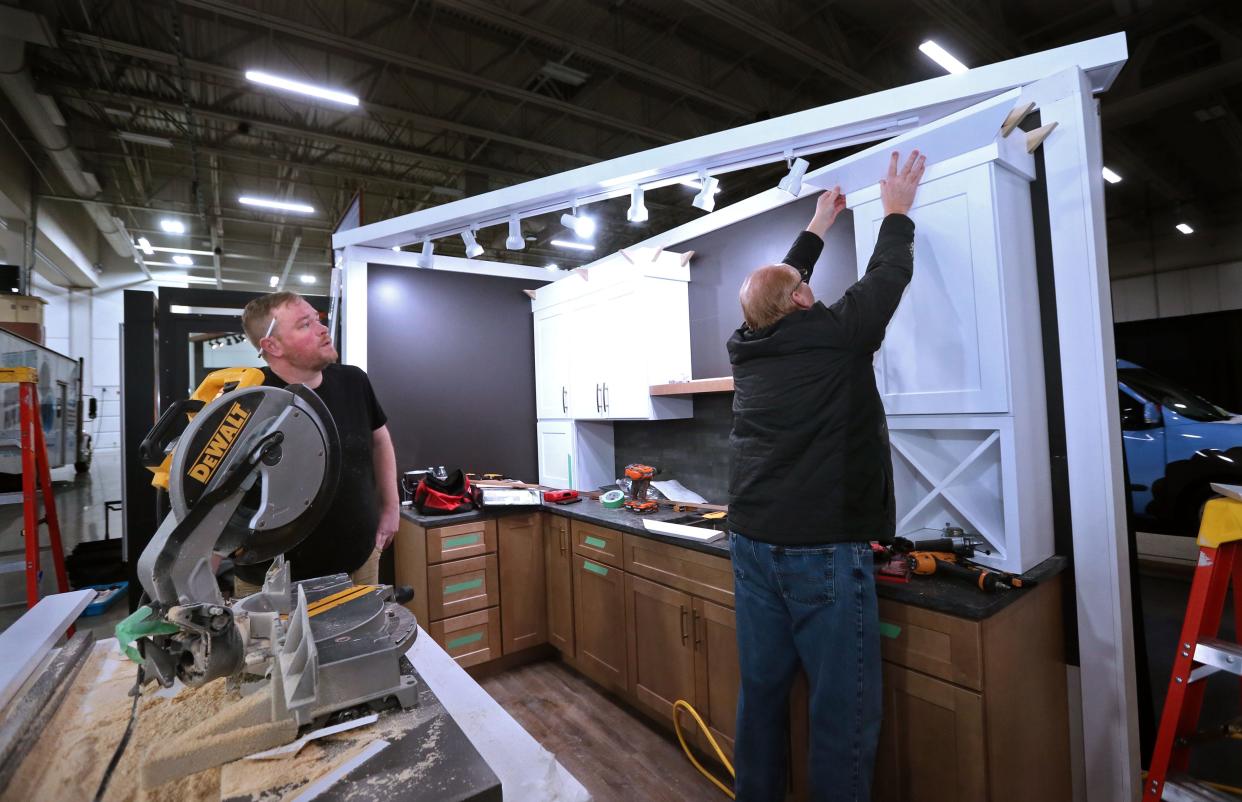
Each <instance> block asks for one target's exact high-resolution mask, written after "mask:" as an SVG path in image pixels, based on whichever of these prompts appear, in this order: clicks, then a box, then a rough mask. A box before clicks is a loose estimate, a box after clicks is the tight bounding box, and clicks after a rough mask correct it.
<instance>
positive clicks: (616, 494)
mask: <svg viewBox="0 0 1242 802" xmlns="http://www.w3.org/2000/svg"><path fill="white" fill-rule="evenodd" d="M599 503H600V504H603V505H604V509H608V510H619V509H621V505H622V504H624V503H625V494H624V493H622V492H621V491H620V490H609V491H608V492H607V493H605V494H604V495H602V496H600V497H599Z"/></svg>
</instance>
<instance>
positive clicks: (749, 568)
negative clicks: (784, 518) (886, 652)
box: [729, 532, 882, 802]
mask: <svg viewBox="0 0 1242 802" xmlns="http://www.w3.org/2000/svg"><path fill="white" fill-rule="evenodd" d="M729 537H730V541H729V542H730V549H731V551H732V554H733V579H734V594H735V603H736V609H737V648H738V655H739V659H740V662H741V670H742V688H741V693H740V694H739V696H738V704H737V737H736V740H735V741H734V763H735V768H736V770H737V780H736V782H735V790H736V792H737V799H738V802H766V801H767V800H778V801H779V800H783V799H784V798H785V788H786V783H787V781H786V775H787V767H788V762H789V748H788V747H789V688H790V685H791V684H792V682H793V678H794V675H795V673H796V672H797V668H798V664H799V663H801V664H802V666H803V668H804V669H805V671H806V676H807V680H808V684H809V701H810V704H809V711H808V714H809V720H810V730H811V732H810V754H809V755H807V759H808V771H809V780H810V790H811V798H812V799H816V800H833V802H837V800H840V801H841V802H846V800H848V801H849V802H862V801H863V800H869V799H871V773H872V769H873V767H874V764H875V752H876V744H877V742H878V741H879V737H880V714H881V704H882V700H881V687H880V683H881V676H880V633H879V623H880V619H879V612H878V609H877V606H876V598H875V576H874V574H873V572H872V567H873V566H872V557H871V548H870V546H868V544H866V543H834V544H829V545H823V546H808V547H803V546H798V547H792V546H773V545H771V544H768V543H761V542H759V541H757V540H751V539H749V538H747V537H744V536H742V535H739V534H737V533H736V532H735V533H733V534H731V535H730V536H729Z"/></svg>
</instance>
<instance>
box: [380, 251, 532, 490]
mask: <svg viewBox="0 0 1242 802" xmlns="http://www.w3.org/2000/svg"><path fill="white" fill-rule="evenodd" d="M367 284H368V297H367V366H368V368H367V373H368V375H369V376H370V377H371V384H372V386H373V387H374V388H375V393H376V396H377V397H378V398H379V402H380V404H381V405H382V406H383V408H384V412H385V413H387V415H388V429H389V431H390V432H391V433H392V438H393V445H394V447H395V448H396V452H397V469H398V471H404V470H409V469H411V468H419V467H426V466H428V465H444V466H446V467H447V468H448V469H449V470H452V469H453V468H463V469H465V470H467V471H475V472H478V473H483V472H498V473H505V474H508V475H510V476H514V477H518V478H522V479H527V480H530V481H535V480H536V478H537V477H538V475H539V471H538V459H537V453H536V449H535V352H534V337H533V330H532V328H531V314H530V298H528V297H527V296H526V295H525V294H524V293H523V292H522V290H524V289H537V288H538V287H540V286H542V285H541V284H540V283H539V282H534V281H526V280H522V279H508V278H494V277H491V276H480V275H475V274H471V273H451V272H448V271H440V270H417V269H413V268H408V267H393V266H389V265H370V266H369V268H368V271H367Z"/></svg>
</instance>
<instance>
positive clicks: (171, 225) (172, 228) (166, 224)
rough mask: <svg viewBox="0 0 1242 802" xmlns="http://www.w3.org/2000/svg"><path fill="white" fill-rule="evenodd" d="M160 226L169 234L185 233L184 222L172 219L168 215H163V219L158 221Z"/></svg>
mask: <svg viewBox="0 0 1242 802" xmlns="http://www.w3.org/2000/svg"><path fill="white" fill-rule="evenodd" d="M160 228H161V229H163V230H164V231H166V232H167V233H169V234H184V233H185V223H183V222H181V221H180V220H173V219H172V218H169V217H165V218H164V219H163V220H161V221H160Z"/></svg>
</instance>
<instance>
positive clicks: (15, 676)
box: [0, 590, 95, 710]
mask: <svg viewBox="0 0 1242 802" xmlns="http://www.w3.org/2000/svg"><path fill="white" fill-rule="evenodd" d="M94 600H95V591H93V590H73V591H70V592H68V593H54V594H52V595H51V596H44V597H43V598H42V599H40V600H39V603H38V604H36V605H35V606H34V607H31V608H30V609H29V610H27V611H26V613H25V614H24V615H23V616H22V617H21V618H19V619H17V620H16V621H15V622H13V624H12V625H11V626H10V627H9V628H8V629H6V630H4V632H0V710H3V709H4V708H5V707H6V706H7V705H8V703H9V702H10V701H11V700H12V699H13V696H14V695H15V694H16V693H17V691H18V690H19V689H20V688H21V687H22V686H23V685H24V684H25V682H26V680H27V679H29V678H30V675H31V673H32V672H33V671H34V670H35V668H37V667H38V665H39V663H41V662H42V661H43V658H44V657H46V656H47V653H48V652H49V651H51V650H52V646H53V644H55V643H56V641H58V640H60V638H61V636H62V635H64V634H65V630H66V629H68V628H69V626H70V625H71V624H72V623H73V622H74V621H75V620H77V617H78V616H79V615H81V613H82V611H83V610H85V609H86V607H87V605H89V604H90V603H91V602H92V601H94Z"/></svg>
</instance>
